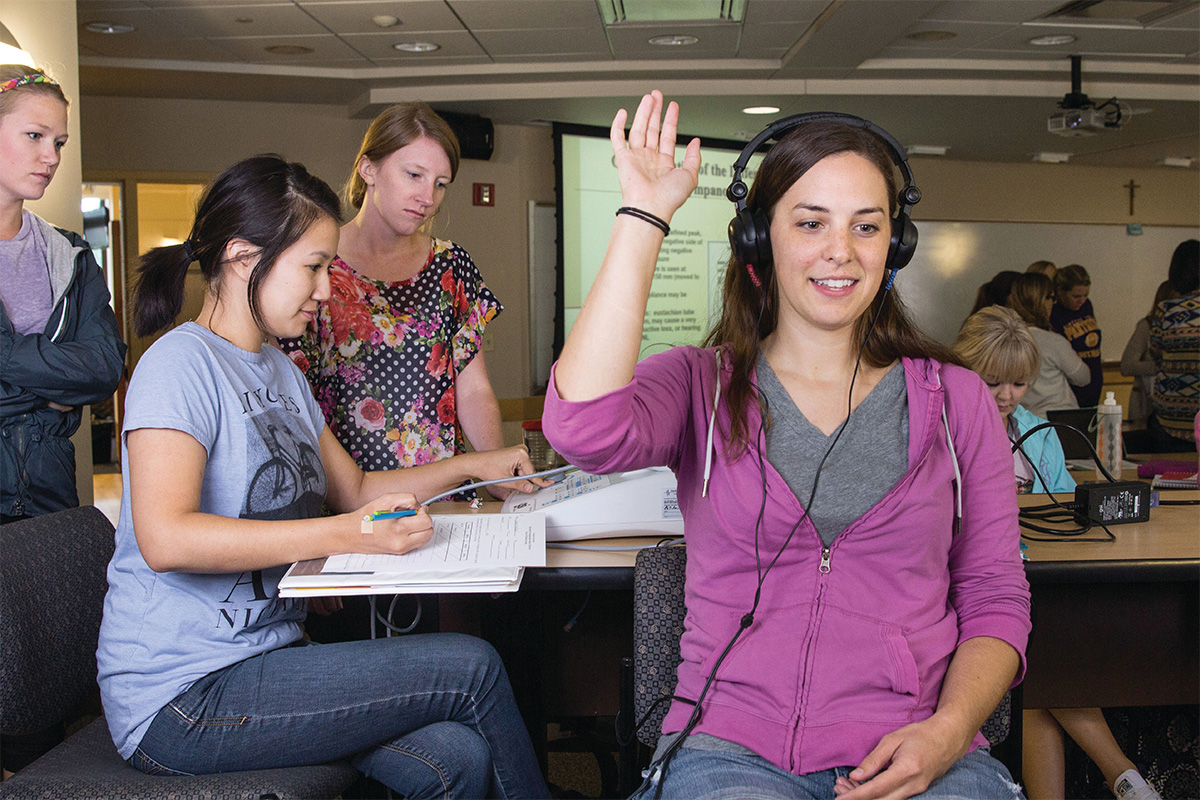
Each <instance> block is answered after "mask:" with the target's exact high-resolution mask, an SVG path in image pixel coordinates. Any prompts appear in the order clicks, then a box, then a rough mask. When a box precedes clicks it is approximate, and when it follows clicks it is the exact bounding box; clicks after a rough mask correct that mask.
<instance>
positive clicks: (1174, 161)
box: [1158, 156, 1196, 169]
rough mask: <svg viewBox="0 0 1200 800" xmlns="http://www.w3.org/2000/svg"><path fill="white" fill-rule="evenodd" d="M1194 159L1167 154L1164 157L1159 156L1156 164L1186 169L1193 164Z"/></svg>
mask: <svg viewBox="0 0 1200 800" xmlns="http://www.w3.org/2000/svg"><path fill="white" fill-rule="evenodd" d="M1195 160H1196V159H1194V158H1184V157H1179V156H1167V157H1166V158H1160V159H1159V160H1158V165H1159V166H1160V167H1183V168H1184V169H1187V168H1188V167H1190V166H1191V165H1192V164H1193V162H1195Z"/></svg>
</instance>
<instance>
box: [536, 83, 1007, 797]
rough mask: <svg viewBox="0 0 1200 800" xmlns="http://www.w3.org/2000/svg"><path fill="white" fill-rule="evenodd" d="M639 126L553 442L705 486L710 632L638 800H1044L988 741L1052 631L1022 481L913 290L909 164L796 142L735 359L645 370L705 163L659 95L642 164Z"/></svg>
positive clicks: (741, 221) (660, 360)
mask: <svg viewBox="0 0 1200 800" xmlns="http://www.w3.org/2000/svg"><path fill="white" fill-rule="evenodd" d="M625 120H626V114H625V112H624V111H620V112H618V113H617V116H616V118H615V119H614V121H613V126H612V131H611V135H612V142H613V150H614V153H615V156H616V162H617V167H618V173H619V176H620V185H621V197H622V204H623V206H624V208H623V209H622V210H621V211H620V212H618V217H617V220H616V223H615V225H614V228H613V234H612V238H611V240H610V242H609V248H608V252H607V254H606V255H605V258H604V262H603V265H602V266H601V269H600V273H599V275H598V277H597V279H596V282H595V283H594V284H593V287H592V290H591V293H590V294H589V296H588V298H587V301H586V302H585V304H584V306H583V309H582V311H581V313H580V315H579V318H578V321H577V322H576V323H575V327H574V328H573V330H572V332H571V336H570V338H569V340H568V341H567V344H566V347H565V348H564V349H563V353H562V357H561V359H560V360H559V362H558V364H557V366H556V368H555V372H554V375H553V377H552V379H551V382H550V390H549V393H548V396H547V403H546V412H545V416H544V425H545V429H546V431H547V433H548V435H549V436H550V438H551V442H552V443H553V445H554V446H555V447H556V449H558V452H560V453H562V454H564V455H565V456H566V457H567V458H568V459H570V461H571V462H572V463H574V464H577V465H579V466H581V467H583V468H584V469H587V470H589V471H592V472H612V471H616V470H627V469H636V468H640V467H648V466H651V465H663V464H665V465H669V466H671V467H672V468H673V469H674V471H675V473H676V475H677V477H678V480H679V494H678V499H679V507H680V510H681V511H682V512H683V516H684V520H685V525H686V531H687V534H686V536H687V543H688V551H689V552H688V570H687V584H686V587H685V593H686V601H687V607H688V617H687V623H686V630H685V632H684V634H683V639H682V642H681V650H682V655H683V662H682V663H681V664H680V667H679V683H678V686H677V687H676V690H675V695H676V698H678V699H676V700H675V702H674V703H673V705H672V707H671V709H670V711H669V712H668V714H667V717H666V720H665V721H664V723H663V731H664V733H666V734H678V735H667V736H664V737H663V739H662V740H661V744H660V748H659V752H658V753H656V754H655V761H654V764H653V765H652V768H651V770H650V773H649V778H648V780H647V783H646V784H645V785H644V786H643V788H642V789H641V790H639V792H640V793H642V794H645V795H646V796H654V795H661V796H663V797H689V798H695V797H757V798H777V797H778V798H785V797H796V796H814V797H834V796H840V797H842V798H844V800H860V799H861V798H871V797H895V798H899V797H910V796H913V795H917V794H921V793H922V792H924V793H925V795H924V796H926V797H948V796H956V797H961V796H979V797H990V798H998V797H1018V796H1019V789H1018V787H1016V786H1015V785H1014V784H1013V783H1012V780H1011V778H1010V777H1009V776H1008V774H1007V772H1006V771H1005V769H1004V767H1003V766H1002V765H1000V764H999V762H997V761H995V760H994V759H993V758H991V756H990V755H988V754H987V753H986V751H984V750H981V749H980V748H981V747H982V746H984V745H985V744H986V742H985V740H984V739H983V738H982V736H980V734H979V727H980V725H981V724H982V723H983V721H984V720H985V719H986V718H987V717H988V715H989V714H990V713H991V712H992V711H993V709H995V707H996V705H997V703H998V702H999V701H1000V699H1001V698H1002V697H1003V695H1004V692H1005V690H1006V689H1008V688H1009V686H1011V685H1012V684H1013V683H1014V682H1015V680H1016V679H1017V678H1019V674H1020V672H1021V669H1022V662H1023V651H1024V648H1025V642H1026V638H1027V636H1028V633H1029V592H1028V585H1027V583H1026V581H1025V577H1024V573H1023V571H1022V568H1021V561H1020V556H1019V548H1018V534H1017V522H1016V513H1017V506H1016V496H1015V493H1014V492H1013V491H1012V460H1011V458H1010V457H1009V456H1008V452H1007V447H1006V441H1007V440H1006V439H1005V436H1004V431H1003V429H1002V427H1001V425H1000V422H999V419H998V417H997V415H996V414H995V413H994V412H993V411H991V410H990V409H991V408H993V407H994V406H995V403H994V401H993V400H992V398H991V396H990V395H989V394H988V391H987V388H986V387H985V386H984V385H983V383H982V381H980V380H979V378H978V377H977V376H975V375H974V374H973V373H971V372H970V371H969V370H966V369H964V368H962V367H959V366H957V365H956V359H955V358H954V356H953V354H952V353H950V352H948V351H947V350H946V349H945V348H942V347H940V346H938V345H936V344H934V343H933V342H931V341H930V340H928V339H927V338H926V337H924V336H923V335H922V334H921V333H920V332H919V331H917V330H916V329H915V328H914V327H913V325H912V324H911V323H910V322H908V320H907V318H906V315H905V312H904V310H903V307H902V306H901V305H900V303H899V301H898V299H897V298H896V296H895V295H894V294H893V293H892V292H891V291H889V285H890V274H891V273H892V271H893V270H894V269H895V268H899V267H900V266H903V264H904V263H907V260H908V258H910V257H911V252H912V248H913V247H914V246H915V244H916V231H915V229H914V228H913V227H912V225H911V223H910V222H909V221H908V220H907V212H908V208H909V207H910V206H911V205H912V204H913V203H914V202H916V200H917V199H919V193H918V192H917V191H916V187H915V186H912V185H911V173H909V172H908V170H907V165H906V164H904V165H903V166H902V171H903V172H904V174H905V177H906V179H907V181H908V185H906V186H905V187H904V189H903V190H902V191H901V192H899V193H898V192H897V191H896V188H895V185H894V177H893V172H894V164H896V165H899V164H901V162H903V161H904V154H903V151H902V149H900V148H899V145H898V144H897V143H895V141H894V140H892V139H891V138H890V137H887V136H886V134H883V133H882V132H881V131H879V129H877V128H875V127H874V126H872V125H870V124H869V123H864V122H863V121H862V120H857V118H849V117H845V116H842V115H806V116H805V117H802V118H800V119H799V120H794V121H786V123H787V124H785V122H781V123H778V124H779V125H781V126H783V127H784V128H785V129H790V130H789V132H787V133H786V134H783V133H780V140H779V143H778V144H777V145H776V146H775V147H774V148H773V149H772V150H771V152H770V153H768V154H767V156H766V158H765V159H764V161H763V163H762V166H761V167H760V168H759V171H758V174H757V176H756V177H755V184H754V187H753V188H752V189H751V190H750V192H749V194H748V195H746V194H745V191H744V190H745V187H744V185H742V184H741V182H740V179H737V176H738V175H739V174H740V169H739V168H738V167H736V166H735V184H734V185H733V186H731V187H730V196H731V197H734V198H737V199H738V200H739V204H738V208H739V215H738V218H737V219H735V221H734V223H733V225H732V226H731V228H732V231H731V238H732V239H733V240H734V243H735V253H734V255H733V257H732V258H731V260H730V263H729V268H728V270H727V273H726V279H725V290H724V294H725V297H724V308H723V313H722V316H721V319H720V320H719V321H718V323H717V325H716V327H715V328H714V329H713V331H712V332H711V333H710V335H709V337H708V342H707V344H708V345H709V347H707V348H694V347H678V348H675V349H673V350H670V351H667V352H665V353H661V354H657V355H653V356H650V357H649V358H647V359H645V360H644V361H642V362H641V363H640V364H638V363H637V357H638V347H639V344H640V338H641V330H642V324H643V318H644V311H645V306H646V301H647V297H648V294H649V290H650V283H651V280H652V278H653V276H654V266H655V261H656V258H657V256H658V252H659V249H660V247H661V246H662V242H663V239H664V234H665V233H666V231H667V229H668V227H669V226H668V223H669V221H670V219H671V217H672V215H673V214H674V213H675V212H676V211H677V210H678V209H679V207H680V206H681V205H682V204H683V202H684V200H685V199H686V198H687V197H688V195H689V194H690V193H691V191H692V190H693V188H694V187H695V186H696V183H697V175H698V171H699V165H700V153H699V142H698V141H695V140H693V141H692V142H691V143H690V144H689V145H688V147H687V150H686V154H685V155H684V157H683V160H682V165H681V166H678V167H677V166H676V165H675V155H674V154H675V135H676V126H677V122H678V108H677V107H676V106H675V104H673V103H672V104H671V105H670V106H669V107H668V108H667V110H666V113H665V116H663V100H662V96H661V95H660V94H659V93H658V92H654V93H653V94H651V95H647V96H646V97H644V98H642V102H641V105H640V106H639V107H638V110H637V113H636V115H635V117H634V120H633V124H632V127H631V129H630V132H629V135H628V140H626V136H625V133H624V125H625ZM660 120H661V121H660ZM771 130H773V129H769V131H768V132H770V131H771ZM768 132H764V133H768ZM885 137H886V138H885ZM763 141H765V139H764V137H763V136H762V135H760V137H758V138H757V139H756V140H755V141H753V142H751V145H750V147H748V148H747V153H744V154H743V159H742V161H744V160H745V159H746V158H748V157H749V156H748V154H749V152H750V151H751V150H752V149H753V148H755V147H756V146H757V145H759V144H762V143H763ZM743 197H744V198H745V201H746V202H745V203H744V204H742V203H741V202H740V200H741V198H743ZM897 215H898V216H897ZM893 226H895V232H896V233H895V236H893V233H892V232H893ZM893 239H895V241H893ZM710 432H711V433H710ZM951 440H952V442H953V445H952V446H951ZM706 462H707V463H706ZM818 478H819V480H818ZM958 512H961V513H958Z"/></svg>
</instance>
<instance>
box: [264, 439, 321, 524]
mask: <svg viewBox="0 0 1200 800" xmlns="http://www.w3.org/2000/svg"><path fill="white" fill-rule="evenodd" d="M264 442H265V443H266V445H267V447H268V448H269V449H270V452H271V458H270V459H269V460H267V461H266V462H264V463H263V465H262V466H261V467H259V468H258V470H257V471H256V472H255V473H254V478H253V480H251V481H250V490H249V491H248V492H247V493H246V511H247V513H249V514H256V513H263V512H269V511H275V510H277V509H280V508H283V507H286V506H289V505H291V504H292V503H294V502H296V500H297V499H298V498H300V496H301V495H303V494H304V493H305V492H308V491H312V492H317V493H322V492H323V487H322V485H321V484H322V476H321V470H320V464H321V461H320V457H319V456H318V455H317V452H316V450H314V449H313V448H312V447H311V446H309V445H308V444H306V443H305V442H302V441H300V440H298V439H297V438H296V436H295V435H294V434H292V432H291V431H289V430H288V429H287V428H286V427H276V426H275V425H271V424H268V425H267V433H266V436H264Z"/></svg>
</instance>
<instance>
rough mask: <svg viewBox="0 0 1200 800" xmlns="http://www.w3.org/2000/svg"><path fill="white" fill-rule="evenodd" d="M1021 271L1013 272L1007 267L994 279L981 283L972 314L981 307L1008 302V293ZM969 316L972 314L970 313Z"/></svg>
mask: <svg viewBox="0 0 1200 800" xmlns="http://www.w3.org/2000/svg"><path fill="white" fill-rule="evenodd" d="M1020 274H1021V273H1019V272H1013V271H1012V270H1011V269H1006V270H1004V271H1003V272H997V273H996V274H995V275H993V276H992V279H991V280H990V281H988V282H987V283H985V284H983V285H981V286H980V287H979V289H978V290H977V291H976V292H975V305H973V306H971V314H974V313H975V312H976V311H978V310H979V309H981V308H987V307H988V306H1002V305H1004V304H1005V303H1007V302H1008V293H1009V292H1011V291H1012V285H1013V281H1015V280H1016V279H1017V276H1018V275H1020ZM967 316H970V314H968V315H967Z"/></svg>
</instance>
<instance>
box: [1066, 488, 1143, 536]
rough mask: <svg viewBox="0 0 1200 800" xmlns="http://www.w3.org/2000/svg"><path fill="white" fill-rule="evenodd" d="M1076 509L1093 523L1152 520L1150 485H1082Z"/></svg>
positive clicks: (1110, 523) (1077, 494) (1105, 523)
mask: <svg viewBox="0 0 1200 800" xmlns="http://www.w3.org/2000/svg"><path fill="white" fill-rule="evenodd" d="M1075 507H1076V509H1077V510H1078V511H1079V513H1081V514H1086V515H1087V518H1088V519H1090V520H1091V521H1092V522H1099V523H1102V524H1104V525H1119V524H1120V523H1123V522H1145V521H1147V520H1148V519H1150V484H1148V483H1142V482H1141V481H1117V482H1116V483H1082V484H1080V485H1078V486H1076V487H1075Z"/></svg>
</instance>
